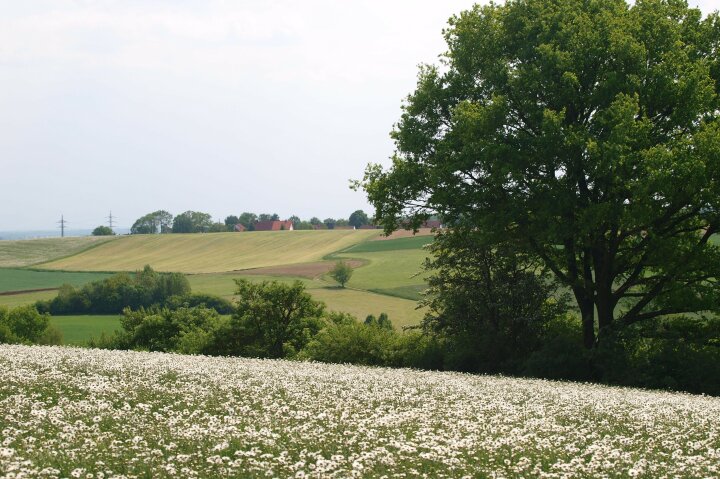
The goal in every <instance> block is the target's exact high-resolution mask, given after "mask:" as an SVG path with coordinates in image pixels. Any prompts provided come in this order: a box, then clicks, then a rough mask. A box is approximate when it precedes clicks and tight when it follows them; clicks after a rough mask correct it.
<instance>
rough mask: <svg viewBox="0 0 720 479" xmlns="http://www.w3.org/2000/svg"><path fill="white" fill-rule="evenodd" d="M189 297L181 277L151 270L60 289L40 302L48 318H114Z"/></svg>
mask: <svg viewBox="0 0 720 479" xmlns="http://www.w3.org/2000/svg"><path fill="white" fill-rule="evenodd" d="M189 293H190V283H189V282H188V280H187V278H186V277H185V276H184V275H182V274H180V273H157V272H155V271H154V270H153V269H152V268H151V267H150V266H145V268H144V269H143V270H142V271H138V272H136V273H134V274H128V273H119V274H115V275H113V276H110V277H109V278H105V279H103V280H99V281H93V282H90V283H87V284H85V285H84V286H83V287H81V288H79V289H76V288H74V287H73V286H70V285H67V284H66V285H63V286H61V287H60V290H59V291H58V295H57V297H55V298H54V299H52V300H50V301H39V302H38V303H37V304H36V306H37V307H38V309H39V310H40V311H43V312H49V313H51V314H113V313H115V314H117V313H120V312H122V311H123V309H124V308H126V307H130V308H133V309H137V308H139V307H141V306H145V307H147V306H150V305H153V304H158V305H161V304H163V303H164V302H165V301H166V300H167V298H169V297H171V296H176V295H180V296H183V295H187V294H189Z"/></svg>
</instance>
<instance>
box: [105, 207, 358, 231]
mask: <svg viewBox="0 0 720 479" xmlns="http://www.w3.org/2000/svg"><path fill="white" fill-rule="evenodd" d="M288 219H289V220H290V221H292V222H293V228H294V229H296V230H310V229H317V228H318V227H320V228H326V229H333V228H335V227H336V226H341V227H342V226H354V227H356V228H360V227H361V226H365V225H368V224H370V218H368V215H367V214H366V213H365V212H364V211H362V210H356V211H354V212H353V213H352V214H351V215H350V217H349V218H348V219H343V218H340V219H335V218H325V219H324V220H320V219H319V218H317V217H312V218H310V219H309V220H303V219H301V218H300V217H298V216H295V215H293V216H291V217H290V218H288ZM273 220H274V221H277V220H280V216H279V215H278V214H277V213H272V214H270V213H261V214H255V213H250V212H245V213H242V214H241V215H239V216H236V215H229V216H227V217H226V218H225V220H224V221H223V222H215V221H213V219H212V216H211V215H210V214H209V213H202V212H199V211H185V212H184V213H181V214H179V215H177V216H175V217H173V215H172V214H170V213H168V212H167V211H165V210H158V211H153V212H152V213H148V214H146V215H144V216H142V217H140V218H138V219H137V220H136V221H135V223H133V225H132V227H131V228H130V232H131V233H132V234H156V233H217V232H223V231H234V229H235V225H238V224H239V225H243V226H244V227H245V229H246V230H248V231H253V230H254V229H255V223H256V222H258V221H273ZM105 228H107V227H98V228H96V232H97V233H96V232H93V234H112V230H110V232H107V231H106V230H105ZM107 229H109V228H107Z"/></svg>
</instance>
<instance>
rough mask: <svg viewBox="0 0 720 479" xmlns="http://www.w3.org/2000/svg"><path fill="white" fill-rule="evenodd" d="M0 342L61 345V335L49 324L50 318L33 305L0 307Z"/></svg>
mask: <svg viewBox="0 0 720 479" xmlns="http://www.w3.org/2000/svg"><path fill="white" fill-rule="evenodd" d="M0 342H3V343H23V344H62V334H61V333H60V331H58V330H57V329H56V328H55V327H53V326H52V325H51V324H50V316H49V315H47V314H42V313H40V312H38V310H37V309H36V308H35V306H33V305H25V306H18V307H17V308H14V309H8V308H5V307H0Z"/></svg>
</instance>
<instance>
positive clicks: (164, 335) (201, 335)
mask: <svg viewBox="0 0 720 479" xmlns="http://www.w3.org/2000/svg"><path fill="white" fill-rule="evenodd" d="M226 322H227V319H226V318H223V317H222V316H220V315H219V314H218V313H217V311H215V310H214V309H210V308H206V307H204V306H196V307H184V306H183V307H180V308H178V309H175V310H171V309H168V308H158V307H151V308H148V309H145V308H140V309H138V310H136V311H133V310H131V309H129V308H126V309H125V311H124V312H123V318H122V319H121V320H120V323H121V325H122V328H123V330H122V331H121V332H119V333H117V334H115V335H114V336H110V337H108V336H105V337H101V338H100V339H93V340H92V341H91V342H90V346H91V347H104V348H116V349H140V350H145V351H163V352H178V353H184V354H217V352H216V348H215V347H214V339H215V337H216V336H221V335H218V334H216V331H217V330H220V329H222V328H223V327H224V325H225V323H226Z"/></svg>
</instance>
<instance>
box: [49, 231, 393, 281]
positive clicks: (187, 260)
mask: <svg viewBox="0 0 720 479" xmlns="http://www.w3.org/2000/svg"><path fill="white" fill-rule="evenodd" d="M378 234H379V232H378V231H377V230H360V231H353V230H341V231H283V232H274V231H256V232H251V233H213V234H188V235H181V234H173V235H137V236H127V237H123V238H120V239H119V240H116V241H112V242H110V243H107V244H104V245H102V246H99V247H97V248H93V249H91V250H88V251H85V252H82V253H80V254H77V255H74V256H71V257H68V258H64V259H60V260H57V261H51V262H48V263H45V264H43V265H42V267H43V268H45V269H56V270H67V271H135V270H138V269H142V267H143V266H144V265H146V264H149V265H151V266H152V267H153V268H154V269H155V270H157V271H174V272H179V273H214V272H224V271H235V270H243V269H249V268H259V267H263V266H277V265H284V264H293V263H307V262H312V261H318V260H320V259H322V258H323V257H324V256H326V255H328V254H330V253H333V252H335V251H338V250H342V249H345V248H348V247H350V246H352V245H354V244H357V243H360V242H362V241H366V240H368V239H370V238H373V237H376V236H377V235H378Z"/></svg>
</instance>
